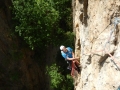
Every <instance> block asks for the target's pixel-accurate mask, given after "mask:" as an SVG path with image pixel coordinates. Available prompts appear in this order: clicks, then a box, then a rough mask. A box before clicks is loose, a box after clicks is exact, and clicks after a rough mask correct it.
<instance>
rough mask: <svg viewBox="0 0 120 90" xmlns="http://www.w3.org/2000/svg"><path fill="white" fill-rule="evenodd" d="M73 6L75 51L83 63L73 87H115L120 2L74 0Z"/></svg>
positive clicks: (101, 89) (97, 89)
mask: <svg viewBox="0 0 120 90" xmlns="http://www.w3.org/2000/svg"><path fill="white" fill-rule="evenodd" d="M72 6H73V23H74V24H73V27H74V29H73V31H74V32H75V33H76V43H75V53H76V56H80V63H81V66H82V70H81V74H80V75H79V77H78V79H77V80H76V84H75V90H116V89H117V88H118V86H119V85H120V70H119V68H120V23H119V19H120V1H119V0H73V1H72ZM116 17H118V19H115V18H116ZM116 21H118V23H116ZM115 25H116V26H115Z"/></svg>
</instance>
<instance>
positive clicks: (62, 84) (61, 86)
mask: <svg viewBox="0 0 120 90" xmlns="http://www.w3.org/2000/svg"><path fill="white" fill-rule="evenodd" d="M47 73H48V75H49V76H50V78H51V88H52V89H55V90H72V89H73V84H72V82H73V81H72V77H71V76H70V75H66V77H65V76H64V75H62V74H61V72H60V67H58V66H57V65H56V64H53V65H51V66H50V67H47Z"/></svg>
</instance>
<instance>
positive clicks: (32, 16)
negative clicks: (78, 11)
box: [13, 0, 74, 90]
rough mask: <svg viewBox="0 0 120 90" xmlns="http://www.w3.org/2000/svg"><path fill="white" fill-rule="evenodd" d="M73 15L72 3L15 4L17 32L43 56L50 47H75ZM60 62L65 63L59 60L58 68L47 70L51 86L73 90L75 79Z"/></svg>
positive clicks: (35, 0) (28, 0) (33, 0)
mask: <svg viewBox="0 0 120 90" xmlns="http://www.w3.org/2000/svg"><path fill="white" fill-rule="evenodd" d="M71 12H72V11H71V1H69V0H13V16H14V18H13V20H14V27H15V32H16V33H17V34H18V35H19V36H20V37H21V38H22V39H23V40H24V41H25V42H26V43H27V44H28V46H29V47H30V48H31V49H32V50H36V49H38V48H39V49H40V50H39V52H41V51H42V54H44V52H43V49H44V50H45V48H46V47H48V46H49V45H53V46H59V45H61V43H62V44H64V45H69V46H73V41H74V38H73V37H74V34H73V33H72V13H71ZM43 47H44V48H43ZM59 55H60V54H59ZM41 56H42V55H41ZM58 61H61V60H60V59H59V58H57V61H55V63H57V65H56V64H53V65H52V66H50V67H49V66H48V68H47V70H48V71H47V73H48V74H49V76H50V78H51V84H50V85H51V86H52V88H53V89H55V90H72V89H73V85H72V79H71V77H70V76H69V75H68V73H67V72H66V71H65V70H66V67H65V66H66V65H64V67H59V66H60V65H61V66H62V65H63V62H58ZM60 63H62V64H60ZM64 63H66V62H64ZM64 69H65V70H64ZM63 83H64V84H63Z"/></svg>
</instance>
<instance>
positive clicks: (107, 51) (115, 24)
mask: <svg viewBox="0 0 120 90" xmlns="http://www.w3.org/2000/svg"><path fill="white" fill-rule="evenodd" d="M118 23H120V18H118V17H115V18H114V20H113V24H114V28H113V29H112V30H111V31H110V34H109V37H108V40H107V42H106V43H105V45H104V48H103V50H100V51H94V52H103V51H104V52H105V53H106V54H108V55H109V56H110V57H111V61H112V62H113V63H114V64H115V66H116V67H117V69H118V70H119V71H120V68H119V67H118V66H117V64H116V62H117V61H116V62H115V58H114V56H113V55H112V54H111V53H110V51H109V50H107V49H106V45H107V44H108V46H109V47H110V40H111V37H112V34H113V32H115V30H116V26H117V24H118ZM94 52H90V53H93V54H95V53H94ZM85 55H86V54H85Z"/></svg>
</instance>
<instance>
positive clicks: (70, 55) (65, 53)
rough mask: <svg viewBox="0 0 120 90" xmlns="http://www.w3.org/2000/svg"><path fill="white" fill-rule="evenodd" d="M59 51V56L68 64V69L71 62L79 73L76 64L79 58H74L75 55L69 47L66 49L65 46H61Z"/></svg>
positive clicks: (78, 66)
mask: <svg viewBox="0 0 120 90" xmlns="http://www.w3.org/2000/svg"><path fill="white" fill-rule="evenodd" d="M60 50H61V55H62V56H63V57H64V58H65V60H66V61H67V62H68V63H69V67H68V69H71V63H72V61H73V63H74V64H75V65H76V67H77V68H79V71H80V64H79V62H78V60H79V57H76V58H75V54H74V52H73V50H72V48H70V47H67V48H66V47H65V46H63V45H61V46H60Z"/></svg>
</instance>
